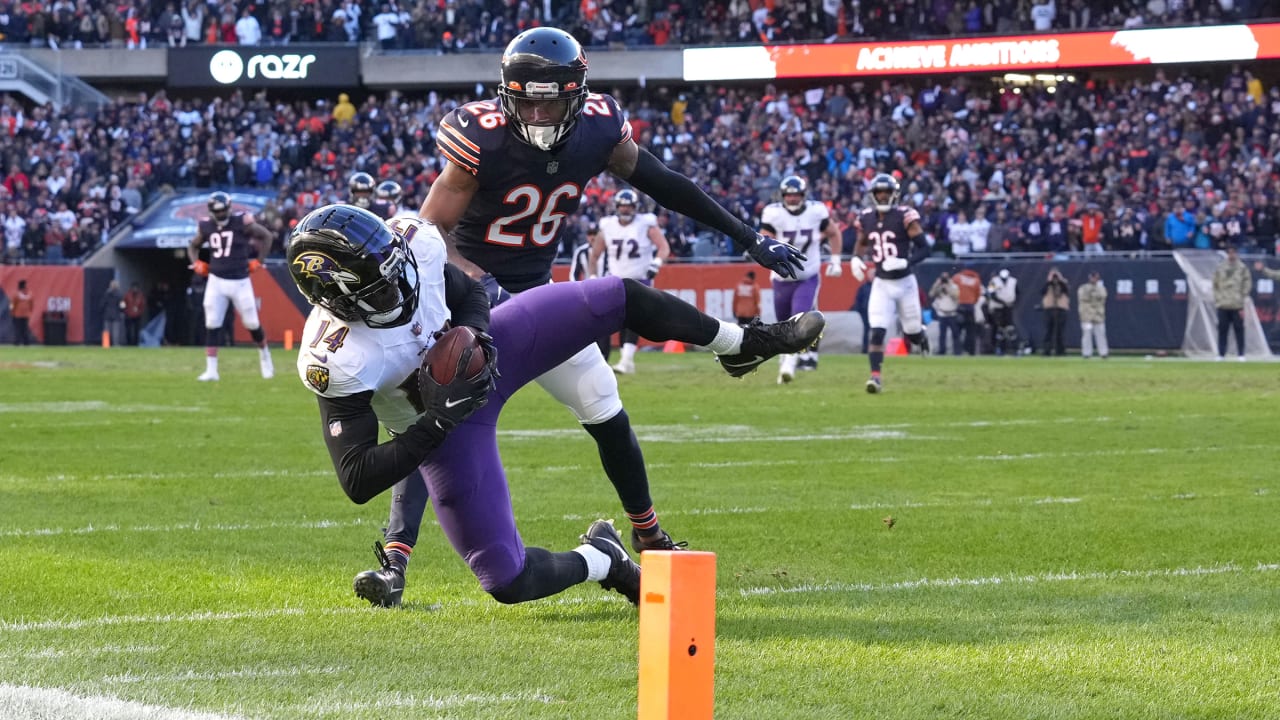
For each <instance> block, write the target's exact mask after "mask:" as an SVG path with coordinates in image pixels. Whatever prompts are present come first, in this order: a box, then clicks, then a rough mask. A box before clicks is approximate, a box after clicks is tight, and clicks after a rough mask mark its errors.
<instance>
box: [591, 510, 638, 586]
mask: <svg viewBox="0 0 1280 720" xmlns="http://www.w3.org/2000/svg"><path fill="white" fill-rule="evenodd" d="M579 539H580V540H581V541H582V542H583V543H585V544H587V545H590V546H591V547H593V548H595V549H597V550H599V551H600V552H602V553H604V554H605V555H608V556H609V561H610V562H609V574H608V575H606V576H605V578H604V579H603V580H601V581H600V587H602V588H604V589H605V590H616V591H617V592H619V593H622V594H623V595H624V596H626V598H627V599H628V600H630V601H631V604H632V605H639V604H640V566H639V565H637V564H635V562H634V561H633V560H632V559H631V556H630V555H628V554H627V551H626V548H624V547H622V536H621V535H619V534H618V531H617V530H616V529H614V527H613V521H612V520H597V521H595V522H593V523H591V527H589V528H587V531H586V532H585V533H583V534H582V536H581V537H580V538H579Z"/></svg>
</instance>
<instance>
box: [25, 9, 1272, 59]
mask: <svg viewBox="0 0 1280 720" xmlns="http://www.w3.org/2000/svg"><path fill="white" fill-rule="evenodd" d="M1274 5H1275V3H1274V2H1273V1H1272V0H1121V1H1120V2H1115V1H1114V0H1065V1H1064V2H1061V3H1058V2H1056V1H1055V0H931V1H930V2H925V1H924V0H890V1H888V2H861V1H860V0H791V1H788V0H708V1H705V2H682V1H680V0H670V1H669V2H666V3H662V2H638V1H636V0H630V1H628V0H580V1H579V2H576V3H575V2H563V3H551V2H550V0H544V2H532V1H531V0H520V1H519V2H516V1H514V0H510V1H506V0H504V1H501V2H500V1H499V0H422V1H417V0H404V1H403V2H399V1H397V0H370V1H369V2H364V3H362V2H360V1H359V0H271V1H270V2H264V3H261V4H259V3H253V2H245V1H244V0H240V1H237V0H222V1H221V2H219V1H218V0H185V1H184V0H170V1H169V2H160V1H159V0H155V1H154V2H153V1H152V0H121V1H120V2H114V3H111V2H103V1H102V0H75V1H73V0H55V1H53V2H47V1H46V2H36V1H34V0H25V1H23V2H5V3H3V5H0V35H2V37H0V40H3V41H4V42H7V43H14V44H20V45H23V44H32V45H37V46H49V47H55V48H58V47H64V46H69V47H77V48H78V47H97V46H113V47H128V48H145V47H164V46H169V47H176V46H186V45H190V44H202V43H238V44H242V45H259V44H286V43H290V42H361V41H369V42H376V43H378V44H379V45H380V46H381V47H382V48H384V49H387V50H401V49H431V50H436V51H438V52H456V51H461V50H468V49H490V50H492V49H500V48H502V47H503V46H504V45H505V44H506V43H507V41H509V40H510V39H511V38H512V37H514V36H515V35H516V34H517V33H519V32H520V31H522V30H524V29H526V28H529V27H533V26H536V25H540V24H546V23H553V24H555V25H557V26H558V27H563V28H566V29H569V30H570V31H571V32H572V33H573V34H574V35H575V36H576V37H577V38H578V39H579V41H580V42H581V43H582V44H583V45H584V46H587V47H601V46H609V45H615V46H624V45H625V46H632V47H635V46H645V45H667V44H685V45H704V44H708V43H717V44H718V43H755V42H771V43H772V42H795V41H813V40H828V41H830V40H836V39H857V38H879V39H902V38H909V37H921V36H943V35H962V34H965V35H975V34H983V33H1015V32H1024V31H1026V32H1031V31H1035V32H1042V31H1047V30H1079V29H1086V28H1119V27H1126V28H1129V27H1141V26H1152V25H1202V24H1218V23H1222V22H1229V21H1235V20H1241V19H1249V18H1258V17H1272V16H1274V15H1275V14H1276V12H1275V10H1276V9H1275V7H1274Z"/></svg>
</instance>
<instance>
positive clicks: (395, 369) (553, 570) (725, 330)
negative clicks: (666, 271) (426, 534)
mask: <svg viewBox="0 0 1280 720" xmlns="http://www.w3.org/2000/svg"><path fill="white" fill-rule="evenodd" d="M288 263H289V272H290V274H291V276H292V277H293V280H294V282H295V283H296V284H297V286H298V289H299V290H300V291H301V292H302V294H303V296H304V297H306V298H307V300H308V301H309V302H310V303H311V304H312V305H313V306H314V307H313V308H312V311H311V314H310V315H309V317H308V318H307V323H306V327H305V329H304V331H303V339H302V344H301V347H300V348H299V353H298V364H297V369H298V375H299V377H300V378H301V380H302V382H303V384H304V385H306V386H307V388H308V389H310V390H311V391H312V392H313V393H315V395H316V396H317V400H318V402H319V406H320V417H321V420H322V422H321V428H322V432H323V435H324V442H325V445H326V446H327V447H328V450H329V456H330V459H331V460H332V462H333V467H334V470H335V471H336V472H337V475H338V480H339V483H340V484H341V485H342V488H343V490H344V491H345V492H346V494H347V496H348V497H349V498H351V500H352V501H354V502H356V503H365V502H368V501H369V500H370V499H372V498H373V497H375V496H376V495H378V494H380V493H382V492H383V491H385V490H387V489H388V488H390V487H392V486H393V485H395V486H397V488H398V487H399V486H401V485H403V484H405V481H404V480H403V478H406V477H410V478H412V483H410V484H416V485H422V486H423V487H424V488H426V489H427V490H429V493H427V492H425V491H424V495H427V494H429V495H430V498H431V500H432V501H433V503H434V505H435V512H436V518H437V520H438V521H439V523H440V527H441V529H442V530H443V531H444V534H445V536H446V537H447V538H448V540H449V542H450V543H451V544H452V545H453V548H454V549H455V550H456V551H457V553H458V554H459V555H460V556H462V558H463V559H464V560H465V561H466V563H467V565H468V566H469V567H470V568H471V571H472V572H473V573H474V574H475V576H476V578H477V579H478V580H479V581H480V584H481V586H482V587H483V588H484V589H485V591H486V592H488V593H489V594H490V595H492V596H493V597H494V599H496V600H498V601H499V602H502V603H517V602H524V601H528V600H535V599H538V598H542V597H546V596H548V595H552V594H555V593H558V592H560V591H562V590H564V589H566V588H568V587H570V586H573V585H576V584H578V583H583V582H588V581H596V582H599V583H600V584H601V586H603V587H604V589H606V590H616V591H617V592H619V593H621V594H623V595H624V596H626V598H627V599H628V600H630V601H631V602H632V603H638V601H639V595H640V568H639V566H637V565H636V564H635V563H634V562H633V561H632V560H631V558H630V557H629V556H628V554H627V551H626V549H625V547H624V546H623V542H624V541H623V539H622V536H621V535H620V534H619V533H618V531H617V530H616V529H614V527H613V525H612V523H611V522H610V521H607V520H597V521H595V522H593V523H592V524H591V525H590V526H589V527H588V529H587V532H586V533H584V534H583V535H582V536H581V542H582V544H581V545H580V546H578V547H577V548H575V549H574V550H571V551H569V552H561V553H552V552H550V551H547V550H544V549H542V548H534V547H526V546H525V545H524V543H523V541H522V540H521V538H520V534H519V531H518V530H517V529H516V524H515V518H514V517H513V513H512V508H511V497H510V492H509V490H508V487H507V481H506V475H505V472H504V470H503V466H502V459H501V457H500V456H499V453H498V438H497V424H498V419H499V414H500V413H501V411H502V408H503V406H504V405H505V404H506V402H507V400H508V399H509V398H510V397H511V396H512V395H513V394H514V393H515V392H516V391H518V390H519V389H520V388H521V387H522V386H524V385H525V384H527V383H529V382H530V381H532V380H534V379H535V378H537V377H538V376H540V375H542V374H543V373H545V372H546V371H548V370H550V369H551V368H553V367H556V366H557V365H560V364H561V363H563V362H565V361H566V360H567V359H568V358H569V357H570V356H572V355H574V354H576V353H577V352H578V349H579V348H582V347H584V346H587V345H588V344H589V343H591V342H592V341H593V340H594V339H595V338H597V337H599V336H601V335H605V334H611V333H614V332H618V331H621V330H624V329H629V330H633V331H635V332H638V333H640V334H641V335H643V336H645V337H648V338H651V339H653V340H657V341H663V340H679V341H681V342H688V343H694V344H697V345H704V346H706V347H708V348H709V349H711V350H712V351H713V352H715V353H717V354H719V355H720V359H721V366H722V367H723V368H724V369H725V371H727V372H728V373H729V374H730V375H733V376H735V377H737V376H741V375H742V374H745V373H746V372H748V371H749V370H748V369H745V368H754V367H755V366H757V365H759V364H760V363H762V362H764V361H765V360H766V359H768V358H770V357H773V356H774V355H777V354H778V353H783V352H794V351H795V350H797V349H799V348H801V347H804V346H807V345H808V344H810V343H812V342H813V341H814V340H815V339H816V338H817V337H818V335H819V334H820V333H821V332H822V328H823V325H824V322H823V318H822V314H821V313H818V312H810V313H805V314H803V315H798V316H796V317H794V318H792V319H790V320H787V321H785V322H781V323H775V324H773V325H759V324H757V325H753V326H752V327H748V328H741V327H739V326H737V325H736V324H733V323H726V322H722V321H720V320H717V319H715V318H712V317H710V316H708V315H705V314H703V313H701V312H699V311H698V310H697V308H695V307H693V306H692V305H689V304H688V303H685V302H684V301H682V300H680V299H679V298H677V297H675V296H674V295H671V294H668V293H664V292H662V291H659V290H654V289H652V288H649V287H646V286H645V285H644V284H642V283H639V282H637V281H635V280H629V279H623V278H618V277H608V278H599V279H593V280H587V281H585V282H570V283H558V284H555V285H544V286H542V287H537V288H533V289H531V290H530V291H528V292H527V293H521V294H520V295H519V296H518V297H516V298H515V299H513V300H511V301H510V302H508V303H506V304H504V305H502V306H500V307H497V308H494V309H493V310H492V314H491V313H490V307H489V299H488V297H487V293H486V292H485V290H484V288H483V286H482V285H481V284H480V283H479V282H478V281H476V280H474V279H472V278H470V277H468V276H467V275H466V274H465V273H463V272H462V271H461V270H459V269H458V268H456V267H454V266H452V265H450V264H449V263H448V262H447V261H446V248H445V243H444V239H443V238H442V237H441V234H440V231H439V230H438V229H437V228H436V227H435V226H434V225H432V224H431V223H429V222H427V221H424V220H421V219H410V218H396V219H394V220H392V221H390V222H389V223H383V222H382V221H381V220H380V219H379V218H378V217H376V216H375V215H373V214H372V213H370V212H368V211H366V210H361V209H360V208H356V207H354V206H350V205H330V206H326V207H323V208H320V209H317V210H315V211H312V212H311V213H310V214H308V215H307V216H306V217H304V218H303V219H302V220H301V221H300V222H299V223H298V225H297V227H296V228H295V229H294V231H293V235H292V238H291V242H290V243H289V251H288ZM446 324H447V325H448V326H466V327H469V328H471V329H472V330H473V332H475V333H476V334H477V337H478V338H479V340H480V343H479V345H480V347H479V348H477V349H475V350H470V349H469V350H466V351H464V355H463V356H462V359H461V361H460V362H459V367H467V366H468V365H469V363H470V360H471V357H472V353H473V352H483V353H484V355H485V361H486V362H485V364H484V367H483V368H482V369H481V370H480V371H478V372H477V373H476V374H475V375H473V376H471V377H464V376H463V375H462V374H461V373H458V374H457V375H455V376H454V378H453V379H452V380H450V381H448V382H446V383H438V382H437V381H436V380H435V379H434V377H433V375H434V373H432V372H430V367H428V368H427V370H426V371H422V370H421V369H420V368H421V364H422V357H423V354H424V353H425V352H426V351H427V350H428V349H429V348H430V347H431V345H432V343H433V342H434V340H435V337H436V335H435V333H436V331H438V330H442V329H444V328H445V327H446ZM489 333H492V335H490V334H489ZM610 377H612V375H610ZM379 425H383V426H385V427H386V428H387V429H388V430H389V431H390V434H391V439H390V440H388V441H386V442H383V443H379V442H378V439H379ZM397 492H399V489H397ZM378 553H379V555H380V556H381V558H382V561H383V568H382V569H381V570H379V571H373V572H371V573H369V574H362V576H361V577H359V578H357V581H356V588H357V592H358V594H360V595H361V597H366V598H367V599H369V600H370V602H372V603H374V604H377V605H381V606H384V607H390V606H396V605H399V604H400V602H401V598H402V596H403V592H404V573H403V566H397V565H395V564H393V562H392V560H391V559H390V558H389V557H388V555H389V554H390V553H383V551H382V550H381V548H380V547H379V548H378Z"/></svg>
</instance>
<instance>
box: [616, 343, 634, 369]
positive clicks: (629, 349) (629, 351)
mask: <svg viewBox="0 0 1280 720" xmlns="http://www.w3.org/2000/svg"><path fill="white" fill-rule="evenodd" d="M620 355H621V357H620V358H619V359H618V362H621V363H623V364H626V363H631V362H635V359H636V344H635V343H627V344H625V345H623V346H622V351H621V353H620Z"/></svg>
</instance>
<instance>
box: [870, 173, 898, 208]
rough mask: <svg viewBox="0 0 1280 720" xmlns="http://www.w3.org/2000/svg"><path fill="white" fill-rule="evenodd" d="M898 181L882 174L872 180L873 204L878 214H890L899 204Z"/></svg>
mask: <svg viewBox="0 0 1280 720" xmlns="http://www.w3.org/2000/svg"><path fill="white" fill-rule="evenodd" d="M898 193H899V186H898V181H897V179H895V178H894V177H893V176H892V175H889V174H887V173H880V174H879V175H877V176H875V177H874V178H872V180H871V204H872V205H873V206H874V207H875V209H876V211H877V212H889V211H890V210H892V209H893V206H894V205H897V204H898Z"/></svg>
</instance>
